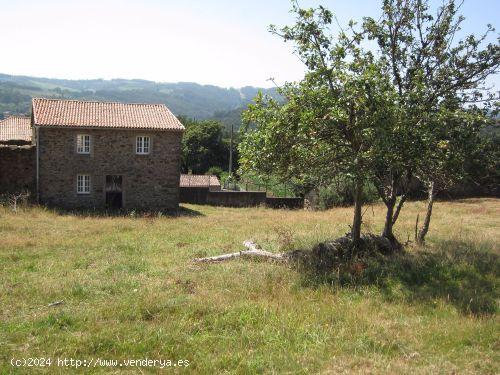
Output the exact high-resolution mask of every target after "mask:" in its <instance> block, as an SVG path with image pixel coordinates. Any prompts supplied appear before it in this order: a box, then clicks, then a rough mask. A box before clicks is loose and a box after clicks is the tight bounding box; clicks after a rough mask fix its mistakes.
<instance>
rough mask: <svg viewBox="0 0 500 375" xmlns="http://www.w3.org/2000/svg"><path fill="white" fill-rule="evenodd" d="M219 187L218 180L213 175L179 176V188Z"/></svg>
mask: <svg viewBox="0 0 500 375" xmlns="http://www.w3.org/2000/svg"><path fill="white" fill-rule="evenodd" d="M209 186H220V182H219V179H218V178H217V176H213V175H201V174H181V184H180V187H209Z"/></svg>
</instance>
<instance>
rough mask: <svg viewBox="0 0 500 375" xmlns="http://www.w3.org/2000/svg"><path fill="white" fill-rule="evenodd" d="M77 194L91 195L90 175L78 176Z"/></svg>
mask: <svg viewBox="0 0 500 375" xmlns="http://www.w3.org/2000/svg"><path fill="white" fill-rule="evenodd" d="M76 192H77V193H78V194H90V175H88V174H79V175H77V176H76Z"/></svg>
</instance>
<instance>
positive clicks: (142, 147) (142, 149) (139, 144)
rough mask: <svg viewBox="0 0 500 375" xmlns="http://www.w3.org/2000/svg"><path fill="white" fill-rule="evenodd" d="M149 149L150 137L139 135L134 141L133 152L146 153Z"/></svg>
mask: <svg viewBox="0 0 500 375" xmlns="http://www.w3.org/2000/svg"><path fill="white" fill-rule="evenodd" d="M150 150H151V138H150V137H148V136H143V135H141V136H139V137H137V138H136V142H135V153H136V154H140V155H147V154H149V151H150Z"/></svg>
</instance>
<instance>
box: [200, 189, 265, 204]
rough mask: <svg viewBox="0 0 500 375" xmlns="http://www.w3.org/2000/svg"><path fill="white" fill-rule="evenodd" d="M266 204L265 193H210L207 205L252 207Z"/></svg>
mask: <svg viewBox="0 0 500 375" xmlns="http://www.w3.org/2000/svg"><path fill="white" fill-rule="evenodd" d="M265 203H266V192H265V191H209V192H208V194H207V204H211V205H214V206H225V207H252V206H259V205H261V204H265Z"/></svg>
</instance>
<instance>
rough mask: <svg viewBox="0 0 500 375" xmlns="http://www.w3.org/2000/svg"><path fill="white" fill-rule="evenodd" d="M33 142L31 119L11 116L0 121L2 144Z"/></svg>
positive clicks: (0, 140)
mask: <svg viewBox="0 0 500 375" xmlns="http://www.w3.org/2000/svg"><path fill="white" fill-rule="evenodd" d="M12 141H23V142H31V119H30V118H29V117H27V116H10V117H7V118H6V119H4V120H1V121H0V142H12Z"/></svg>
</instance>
